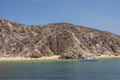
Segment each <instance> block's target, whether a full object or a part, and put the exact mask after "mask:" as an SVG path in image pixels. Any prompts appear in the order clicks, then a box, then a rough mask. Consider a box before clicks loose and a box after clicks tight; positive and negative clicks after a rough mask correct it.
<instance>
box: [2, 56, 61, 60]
mask: <svg viewBox="0 0 120 80" xmlns="http://www.w3.org/2000/svg"><path fill="white" fill-rule="evenodd" d="M59 57H60V56H58V55H54V56H50V57H41V58H25V57H1V58H0V61H21V60H57V59H59Z"/></svg>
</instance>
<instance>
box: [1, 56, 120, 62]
mask: <svg viewBox="0 0 120 80" xmlns="http://www.w3.org/2000/svg"><path fill="white" fill-rule="evenodd" d="M59 57H60V56H59V55H54V56H49V57H41V58H25V57H0V61H22V60H58V59H59ZM95 57H96V58H120V55H118V56H114V55H111V56H108V55H101V56H95Z"/></svg>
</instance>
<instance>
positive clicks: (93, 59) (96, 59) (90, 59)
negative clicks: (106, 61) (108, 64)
mask: <svg viewBox="0 0 120 80" xmlns="http://www.w3.org/2000/svg"><path fill="white" fill-rule="evenodd" d="M80 60H81V61H98V60H99V59H98V58H94V57H90V58H84V59H80Z"/></svg>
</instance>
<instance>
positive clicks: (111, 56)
mask: <svg viewBox="0 0 120 80" xmlns="http://www.w3.org/2000/svg"><path fill="white" fill-rule="evenodd" d="M95 57H96V58H100V59H102V58H120V55H118V56H115V55H110V56H109V55H101V56H95Z"/></svg>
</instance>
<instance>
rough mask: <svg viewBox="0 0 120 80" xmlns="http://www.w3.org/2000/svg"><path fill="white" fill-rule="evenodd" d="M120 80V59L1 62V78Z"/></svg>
mask: <svg viewBox="0 0 120 80" xmlns="http://www.w3.org/2000/svg"><path fill="white" fill-rule="evenodd" d="M21 79H22V80H120V59H100V60H99V61H80V60H45V61H44V60H41V61H4V62H0V80H21Z"/></svg>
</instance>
